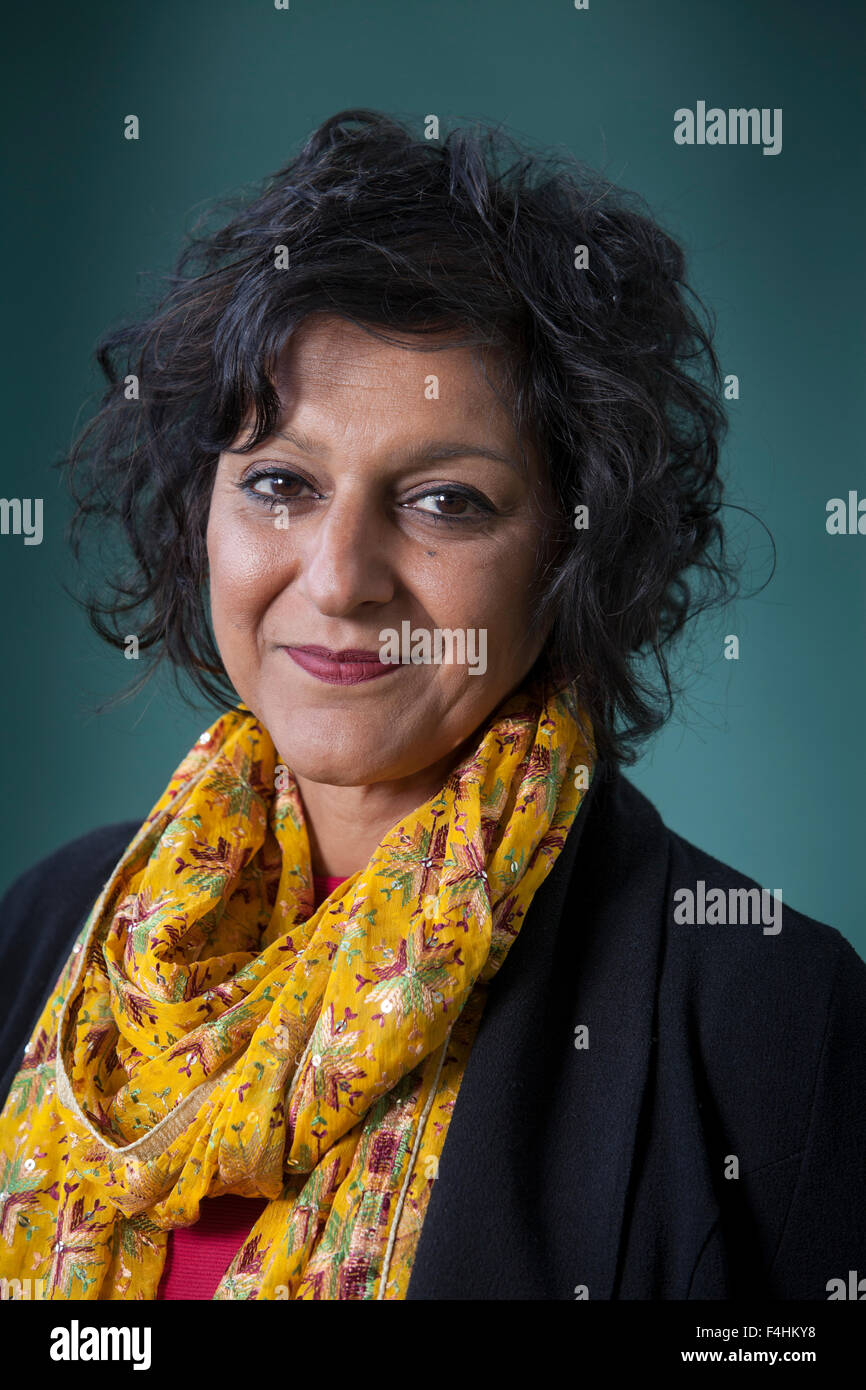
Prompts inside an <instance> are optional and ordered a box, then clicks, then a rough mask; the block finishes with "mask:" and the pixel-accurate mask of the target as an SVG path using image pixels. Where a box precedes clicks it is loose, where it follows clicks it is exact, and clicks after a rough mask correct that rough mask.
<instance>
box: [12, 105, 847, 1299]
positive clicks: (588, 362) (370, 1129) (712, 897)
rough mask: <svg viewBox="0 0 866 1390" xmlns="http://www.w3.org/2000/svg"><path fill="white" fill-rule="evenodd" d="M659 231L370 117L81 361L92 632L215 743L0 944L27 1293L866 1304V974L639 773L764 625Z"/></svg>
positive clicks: (501, 147)
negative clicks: (188, 694) (157, 676)
mask: <svg viewBox="0 0 866 1390" xmlns="http://www.w3.org/2000/svg"><path fill="white" fill-rule="evenodd" d="M506 156H507V158H506ZM508 159H510V160H511V163H510V164H508ZM503 166H507V167H503ZM632 202H633V200H630V199H628V198H627V197H626V195H625V194H623V193H621V192H619V191H618V190H614V189H612V188H611V187H610V186H608V185H605V184H603V183H602V182H601V181H600V180H598V179H596V178H594V177H593V176H592V175H590V174H589V173H588V172H587V171H586V170H583V169H581V168H580V166H577V165H569V164H568V163H567V162H566V161H554V160H544V159H542V158H539V157H533V156H524V155H519V157H515V155H514V151H513V149H512V147H511V146H509V145H508V144H507V142H505V141H504V140H502V139H500V138H497V137H494V136H491V135H488V136H487V137H483V136H479V135H473V134H470V133H467V132H457V133H455V134H453V135H452V136H450V137H449V139H448V140H447V141H445V142H444V143H443V144H438V143H430V142H427V141H425V140H419V139H415V138H414V137H413V136H412V134H411V133H410V132H409V131H408V130H406V129H404V128H403V127H401V126H400V125H398V124H397V123H395V122H392V121H390V120H388V119H386V118H385V117H383V116H380V115H378V114H377V113H374V112H367V111H357V112H343V113H341V114H340V115H338V116H335V117H333V118H332V119H331V120H329V121H327V122H325V124H324V125H323V126H322V127H321V128H320V129H319V130H317V131H316V132H315V133H314V134H313V136H312V137H311V138H310V140H309V141H308V143H307V145H306V146H305V148H304V149H303V150H302V152H301V153H300V155H299V156H298V157H297V158H296V159H295V160H293V161H292V162H291V163H290V164H289V165H288V166H287V167H286V168H285V169H283V170H281V171H280V172H279V173H278V174H276V175H275V176H274V177H273V178H272V179H271V180H270V181H269V183H268V185H267V186H266V188H265V189H264V191H263V192H262V193H261V195H260V196H258V197H257V198H255V199H254V200H253V201H251V202H249V203H248V204H247V205H242V206H241V207H240V208H239V209H235V211H234V215H233V216H232V218H231V219H230V220H229V221H228V222H227V223H226V224H225V225H221V226H219V227H217V228H216V229H215V230H213V231H211V232H209V233H206V232H204V231H202V232H201V234H200V235H199V236H197V237H194V238H193V239H192V241H191V244H190V246H189V247H188V248H187V250H186V251H185V252H184V254H183V255H182V257H181V259H180V262H179V265H178V268H177V271H176V274H175V275H174V277H173V280H172V282H171V285H170V288H169V291H168V292H167V294H166V296H165V298H164V300H163V302H162V303H161V304H160V305H159V306H158V308H157V309H156V310H155V311H154V314H153V316H152V317H151V318H149V319H148V320H147V321H146V322H144V323H141V324H136V325H132V326H130V327H128V328H124V329H122V330H120V331H119V332H117V333H115V334H113V335H112V336H110V337H109V338H107V339H106V341H105V342H104V344H103V346H102V348H101V350H100V353H99V360H100V363H101V365H102V367H103V369H104V371H105V374H106V377H107V379H108V382H109V386H108V389H107V392H106V397H105V400H104V402H103V406H102V409H101V411H100V412H99V414H98V415H97V416H96V418H95V420H94V421H93V422H92V424H91V425H90V427H89V428H88V430H87V431H86V432H85V434H84V436H83V438H82V439H81V440H79V442H78V444H77V445H76V447H75V449H74V450H73V452H72V455H71V457H70V460H69V463H70V473H71V476H72V480H73V486H74V488H75V490H76V495H77V497H78V501H79V521H83V520H86V519H87V518H93V517H98V518H100V519H102V520H105V519H108V520H109V521H115V522H119V523H120V524H121V526H122V527H123V529H124V532H125V535H126V538H127V541H128V542H129V546H130V551H131V555H132V561H131V565H130V568H129V570H128V572H127V573H126V574H124V575H123V576H122V577H121V578H120V579H119V580H118V581H117V584H116V590H115V594H114V596H113V597H112V598H111V599H109V600H108V601H107V602H102V601H100V600H99V599H98V598H96V599H94V600H93V603H92V605H91V613H92V617H93V621H94V623H95V625H96V627H97V630H98V631H100V632H101V633H102V635H103V636H105V637H106V638H108V640H110V641H112V642H113V643H114V644H115V646H117V647H119V648H120V649H124V647H125V646H126V644H128V642H129V640H130V636H131V635H132V636H134V637H135V639H136V640H137V642H138V645H139V646H140V647H141V648H142V649H144V650H148V649H153V650H154V651H155V652H156V654H157V657H158V660H163V659H168V660H169V661H170V662H171V663H173V666H174V667H175V669H176V670H178V671H180V672H183V671H186V672H188V673H190V674H191V675H192V676H193V678H194V680H195V681H196V683H197V685H198V687H199V689H200V690H202V691H203V692H204V693H206V694H207V695H208V696H209V697H210V698H212V699H214V700H216V701H217V704H218V708H219V709H220V710H221V713H220V714H219V717H218V718H216V720H215V721H214V722H213V723H212V724H211V725H210V727H209V728H208V729H207V730H206V731H205V732H204V733H203V734H202V736H201V738H200V739H199V741H198V743H197V744H196V745H195V746H194V747H193V748H192V749H191V750H190V751H189V753H188V754H187V755H186V757H185V758H184V759H183V760H182V762H181V763H180V765H179V767H178V768H177V769H176V771H175V773H174V774H173V776H172V777H171V779H170V781H169V783H168V786H167V787H166V789H165V791H164V793H163V794H162V795H161V796H160V798H159V799H158V801H157V803H156V805H155V806H154V807H153V809H152V811H151V812H150V814H149V815H148V816H147V818H146V819H145V820H144V822H143V823H142V824H141V825H138V824H137V823H135V822H133V823H129V824H122V825H119V826H108V827H106V828H105V829H103V830H101V831H97V832H94V833H92V834H90V835H87V836H84V837H82V838H81V839H79V840H76V841H74V842H73V843H72V844H71V845H67V846H65V847H64V848H63V849H61V850H60V851H59V852H57V853H56V854H54V855H52V856H50V857H49V858H48V859H47V860H44V861H43V862H42V863H41V864H39V865H37V866H36V868H35V869H32V870H30V872H29V873H28V874H25V875H24V876H23V877H22V878H21V879H19V880H18V881H17V883H16V884H15V885H13V887H12V888H11V889H10V890H9V892H8V894H7V896H6V899H5V901H4V904H3V912H2V926H3V950H4V953H5V954H4V957H3V961H4V966H5V969H4V971H3V977H4V979H6V980H7V981H9V982H11V986H12V988H11V992H10V1000H9V1005H8V1007H7V1010H6V1013H5V1015H4V1018H5V1022H4V1026H3V1035H2V1037H3V1047H4V1057H5V1058H6V1062H7V1072H6V1076H5V1080H4V1083H3V1095H4V1098H5V1105H4V1109H3V1112H2V1117H0V1153H2V1160H3V1163H4V1179H3V1189H4V1191H3V1207H2V1245H0V1274H2V1275H3V1276H5V1277H6V1278H11V1279H21V1280H24V1279H40V1278H41V1279H43V1280H44V1281H45V1290H46V1296H48V1297H50V1298H53V1299H58V1300H62V1299H102V1300H105V1299H125V1298H139V1299H159V1298H174V1297H198V1298H216V1299H280V1298H289V1299H310V1298H323V1299H373V1298H389V1299H402V1298H411V1299H428V1298H553V1299H563V1298H567V1299H572V1298H592V1299H634V1298H655V1299H689V1298H717V1299H718V1298H738V1297H743V1296H746V1295H754V1294H758V1295H762V1296H764V1297H773V1298H812V1299H818V1298H825V1297H827V1296H828V1293H827V1290H828V1288H829V1285H828V1281H830V1280H832V1279H833V1278H834V1277H836V1276H840V1275H841V1276H844V1275H845V1274H846V1272H847V1271H848V1270H849V1268H857V1262H858V1261H859V1262H860V1265H861V1267H862V1265H863V1262H864V1260H866V1238H864V1216H863V1200H862V1172H863V1160H864V1157H866V1151H864V1138H863V1113H864V1109H863V1100H864V1081H863V1075H862V1067H861V1060H860V1057H861V1054H860V1051H859V1048H858V1044H862V1042H863V1041H864V1017H866V1010H864V1007H863V1006H864V1003H866V966H864V964H863V962H862V961H861V960H860V959H859V957H858V956H857V955H856V953H855V952H854V951H853V949H852V948H851V947H850V946H849V945H848V943H847V942H846V941H845V939H844V938H843V937H842V936H841V935H840V934H839V933H838V932H837V931H835V930H834V929H832V928H830V927H827V926H824V925H822V924H820V923H818V922H816V921H813V920H811V919H809V918H807V917H804V916H803V915H801V914H799V913H797V912H796V911H794V910H793V909H792V908H790V907H788V906H787V905H785V906H784V907H783V906H782V904H781V902H780V901H779V900H778V898H773V899H772V904H771V903H770V901H769V899H768V895H766V894H764V895H762V894H761V892H760V890H759V889H758V888H757V885H755V884H754V883H753V882H752V881H751V880H749V879H747V878H745V877H744V876H743V875H741V874H738V873H737V872H736V871H735V870H733V869H731V868H729V867H727V866H725V865H723V864H720V863H719V862H718V861H717V860H715V859H713V858H711V857H710V856H708V855H707V854H705V853H703V852H702V851H701V850H699V849H697V848H696V847H694V846H693V845H691V844H689V843H688V842H687V841H686V840H684V839H682V838H681V837H680V836H679V835H677V834H675V833H674V832H672V831H670V830H669V829H667V828H666V827H665V826H664V825H663V824H662V822H661V820H660V818H659V816H658V814H657V812H656V811H655V810H654V808H653V807H652V806H651V805H650V804H649V802H648V801H647V800H646V799H645V798H644V797H643V796H642V795H641V794H640V793H639V792H638V791H637V790H636V788H635V787H634V786H632V785H631V784H630V783H629V782H628V781H627V780H626V778H625V777H624V776H623V775H622V773H621V771H620V767H621V765H623V764H625V763H627V762H628V761H630V760H632V761H633V759H634V756H635V749H636V748H637V746H638V744H639V743H640V741H641V740H642V739H645V738H646V737H647V736H648V735H649V734H650V733H652V732H653V731H655V730H656V729H658V728H659V727H660V725H661V724H662V723H663V721H664V719H665V717H666V716H667V714H668V713H669V712H670V706H671V683H670V679H669V671H668V665H667V653H668V650H669V647H670V644H671V642H672V641H673V639H674V638H675V637H676V635H677V634H678V633H679V632H680V631H681V630H682V628H683V626H684V624H685V622H686V621H687V619H688V618H689V617H690V616H692V615H693V614H694V613H695V612H697V611H699V610H700V609H701V607H702V606H705V605H706V604H707V603H709V602H712V601H715V600H716V599H718V598H723V597H725V596H726V595H727V593H728V592H729V591H731V590H732V589H733V586H734V583H735V580H734V574H733V571H732V569H731V567H730V565H729V564H728V561H727V558H726V555H725V549H724V542H723V534H722V529H721V525H720V521H719V516H718V513H719V508H720V505H721V486H720V481H719V477H718V473H717V465H718V457H719V444H720V440H721V438H722V435H723V431H724V423H725V422H724V417H723V415H722V412H721V409H720V407H719V404H718V396H719V385H720V376H719V367H718V363H717V360H716V358H715V355H714V351H713V348H712V345H711V341H710V337H709V334H708V333H707V331H706V330H705V329H704V328H703V327H702V325H701V323H700V321H699V319H698V318H697V317H696V316H695V314H694V313H693V311H692V310H691V308H690V307H689V305H688V302H687V299H686V295H685V286H684V283H683V274H684V265H683V257H682V253H681V251H680V249H679V247H678V246H677V245H676V243H675V242H674V241H672V240H671V239H670V238H669V237H668V236H667V235H666V234H665V233H664V232H663V231H662V230H661V229H660V228H659V227H658V226H656V225H655V223H653V222H652V220H651V219H650V218H649V217H647V216H646V215H645V214H644V213H643V212H641V211H639V210H638V209H637V208H636V207H635V206H633V205H632ZM687 368H688V369H687ZM702 373H703V374H704V375H705V377H706V380H701V374H702ZM82 469H83V470H85V479H86V485H85V486H81V483H80V479H81V473H82ZM79 539H80V537H79V536H78V534H76V541H78V540H79ZM106 616H108V617H109V618H110V621H108V622H106V621H105V617H106ZM647 653H650V654H651V655H652V656H653V658H654V659H655V661H656V666H657V670H658V673H659V676H660V686H661V694H659V691H658V690H657V689H654V688H653V687H652V685H651V683H650V682H649V680H648V679H647V676H646V674H645V672H644V674H639V673H638V670H637V667H636V657H637V656H638V655H639V654H647ZM690 894H691V897H689V895H690ZM689 902H691V904H692V905H693V906H694V904H695V903H700V905H701V906H700V910H699V913H698V916H697V918H695V916H694V914H693V915H692V918H691V920H689V913H688V911H687V910H685V909H687V907H688V903H689ZM707 903H711V904H712V905H713V907H714V909H715V915H711V914H710V913H709V912H707V911H706V905H707ZM722 903H724V904H727V903H731V904H732V905H733V907H734V908H738V909H739V910H740V911H741V913H742V912H743V910H744V909H745V908H746V907H748V908H749V909H754V911H753V914H752V916H751V917H748V916H743V915H741V916H740V917H739V918H737V917H736V916H735V915H734V916H730V917H729V918H724V917H720V915H719V910H720V909H719V905H720V904H722ZM684 905H685V906H684ZM770 906H772V911H770ZM701 913H702V914H703V916H701ZM702 921H703V922H704V925H700V923H701V922H702ZM723 921H726V922H727V923H728V924H727V925H720V923H721V922H723Z"/></svg>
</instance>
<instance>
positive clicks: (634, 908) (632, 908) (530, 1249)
mask: <svg viewBox="0 0 866 1390" xmlns="http://www.w3.org/2000/svg"><path fill="white" fill-rule="evenodd" d="M668 857H669V834H668V831H667V830H666V828H665V826H664V824H663V822H662V820H661V818H660V816H659V815H658V812H657V811H656V810H655V808H654V807H653V806H652V804H651V803H650V802H649V801H648V800H647V799H646V798H645V797H644V796H643V795H642V794H641V793H640V792H639V791H638V790H637V788H636V787H634V786H633V785H632V784H631V783H629V782H628V781H627V780H626V779H625V778H624V777H623V776H622V775H621V774H620V773H619V772H614V773H613V774H612V775H611V776H609V777H608V779H606V780H605V779H604V775H603V772H602V769H601V768H600V769H598V771H597V773H596V776H595V777H594V779H593V783H592V786H591V787H590V790H589V792H588V793H587V796H586V799H585V801H584V803H583V806H582V807H581V810H580V813H579V815H578V817H577V819H576V821H575V823H574V826H573V827H572V830H571V832H570V834H569V836H568V839H567V841H566V844H565V846H564V848H563V851H562V853H561V854H560V856H559V859H558V860H557V862H556V864H555V865H554V868H553V870H552V872H551V874H550V875H549V877H548V878H547V880H546V881H545V883H544V884H543V885H542V887H541V888H540V889H539V891H538V893H537V894H536V896H535V898H534V899H533V902H532V904H531V907H530V909H529V912H528V913H527V915H526V920H525V922H524V924H523V927H522V928H521V931H520V934H519V935H518V937H517V940H516V941H515V943H514V945H513V946H512V948H511V950H510V951H509V954H508V956H507V958H506V960H505V963H504V964H503V966H502V968H501V970H500V971H499V972H498V974H497V975H496V976H495V977H494V979H493V980H492V982H491V984H490V986H489V992H488V999H487V1004H486V1007H485V1011H484V1015H483V1017H482V1022H481V1025H480V1028H479V1031H478V1033H477V1035H476V1039H475V1042H474V1044H473V1047H472V1051H471V1053H470V1055H469V1060H468V1063H467V1067H466V1071H465V1073H464V1077H463V1081H462V1084H461V1087H460V1091H459V1093H458V1097H457V1103H456V1105H455V1107H454V1113H453V1116H452V1119H451V1123H450V1125H449V1127H448V1134H447V1137H446V1141H445V1145H444V1148H443V1152H442V1157H441V1160H440V1164H439V1176H438V1178H437V1179H436V1180H435V1182H434V1186H433V1191H432V1193H431V1196H430V1201H429V1205H428V1208H427V1212H426V1215H425V1218H424V1224H423V1226H422V1230H421V1236H420V1239H419V1244H418V1249H417V1251H416V1257H415V1264H414V1267H413V1270H412V1275H411V1278H410V1281H409V1287H408V1290H407V1294H406V1296H407V1298H409V1299H461V1300H464V1299H534V1298H537V1299H574V1298H579V1297H588V1298H591V1299H610V1298H611V1297H615V1296H616V1295H615V1287H616V1280H617V1263H618V1254H619V1250H620V1247H621V1242H622V1235H623V1225H624V1221H625V1219H626V1206H627V1197H628V1188H629V1179H630V1176H631V1172H632V1165H633V1158H634V1153H635V1141H636V1135H637V1132H638V1121H639V1117H640V1112H641V1104H642V1101H643V1099H644V1093H645V1090H646V1087H647V1081H648V1076H649V1070H650V1062H651V1054H652V1047H653V1018H654V1009H655V997H656V982H657V974H658V958H659V951H660V942H661V937H662V929H663V924H664V919H665V901H666V880H667V872H668ZM578 1029H586V1030H587V1031H586V1033H585V1034H584V1033H581V1032H577V1031H576V1030H578ZM584 1043H585V1044H586V1045H585V1046H584V1045H583V1044H584Z"/></svg>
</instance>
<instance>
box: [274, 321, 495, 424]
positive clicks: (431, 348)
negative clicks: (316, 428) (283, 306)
mask: <svg viewBox="0 0 866 1390" xmlns="http://www.w3.org/2000/svg"><path fill="white" fill-rule="evenodd" d="M381 331H384V332H387V333H388V336H389V338H392V339H394V341H392V342H385V341H383V340H382V339H381V338H378V337H376V336H374V335H373V334H372V333H370V332H368V331H366V330H365V329H364V328H362V327H360V326H358V325H357V324H354V323H351V322H349V321H348V320H346V319H340V318H331V317H327V318H325V317H321V316H316V317H315V318H311V319H307V320H305V322H303V323H302V324H301V325H300V327H299V328H298V329H297V330H296V331H295V332H294V334H293V335H292V337H291V339H290V340H289V341H288V342H287V343H286V345H285V346H284V348H283V350H282V352H281V353H280V355H279V358H278V359H277V362H276V364H275V369H274V374H273V381H274V385H275V387H276V389H277V392H278V394H279V397H280V401H281V405H282V408H283V414H284V417H288V416H290V415H291V414H293V413H294V412H295V411H296V410H298V409H307V408H311V409H317V408H320V409H333V408H334V405H335V404H336V403H337V402H338V401H340V400H342V402H343V403H344V404H346V405H348V406H351V405H352V404H354V405H355V406H356V407H357V405H358V404H359V403H361V404H363V406H364V408H365V410H370V409H372V410H378V411H381V412H384V413H389V414H390V413H400V412H406V411H407V410H408V411H412V410H419V411H422V412H426V413H427V414H431V413H435V407H436V405H437V404H438V405H443V404H444V405H445V407H446V408H447V413H448V415H449V417H451V418H453V417H454V415H455V414H459V415H460V416H461V417H462V418H463V419H477V420H479V421H480V420H484V421H485V422H488V423H491V424H492V423H496V424H498V425H499V426H500V427H502V428H508V427H510V426H511V411H510V408H509V404H508V397H507V394H506V391H505V385H504V372H503V367H504V357H503V354H502V350H501V349H497V348H493V347H489V346H486V347H470V346H464V345H458V335H457V334H455V333H454V332H449V333H445V332H435V333H425V334H423V335H422V336H418V335H407V334H400V333H399V332H397V331H396V330H393V329H383V330H381Z"/></svg>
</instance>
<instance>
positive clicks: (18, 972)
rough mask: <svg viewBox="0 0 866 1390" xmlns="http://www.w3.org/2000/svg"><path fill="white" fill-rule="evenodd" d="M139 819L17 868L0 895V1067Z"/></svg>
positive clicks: (32, 1018)
mask: <svg viewBox="0 0 866 1390" xmlns="http://www.w3.org/2000/svg"><path fill="white" fill-rule="evenodd" d="M139 824H140V823H139V822H137V821H118V822H115V823H113V824H111V825H104V826H100V827H98V828H97V829H96V830H91V831H88V833H87V834H85V835H79V836H78V837H77V838H76V839H74V840H70V841H68V842H67V843H66V844H63V845H61V846H60V847H59V849H56V850H53V851H52V852H51V853H50V854H48V855H46V856H45V857H44V858H43V859H40V860H39V861H38V862H37V863H36V864H34V865H32V867H30V868H29V869H27V870H25V872H24V873H22V874H20V875H19V876H18V878H16V879H15V881H14V882H13V883H12V884H11V885H10V886H9V888H7V890H6V892H5V893H4V895H3V897H2V899H0V1073H4V1072H5V1071H6V1069H7V1068H8V1067H9V1065H10V1064H13V1065H14V1061H15V1059H16V1058H17V1057H18V1055H19V1053H20V1051H21V1050H22V1049H23V1047H24V1044H25V1043H26V1042H27V1040H28V1038H29V1036H30V1032H31V1030H32V1028H33V1026H34V1025H35V1023H36V1019H37V1018H38V1015H39V1012H40V1010H41V1008H42V1005H43V1004H44V1001H45V998H46V997H47V995H48V992H49V990H50V989H51V987H52V985H53V984H54V982H55V981H56V979H57V977H58V975H59V974H60V971H61V969H62V967H63V965H64V963H65V961H66V957H67V956H68V954H69V952H70V950H71V949H72V945H73V942H74V939H75V936H76V934H77V932H78V930H79V928H80V927H81V925H82V924H83V921H84V919H85V917H86V915H87V913H88V912H89V910H90V908H91V907H92V906H93V904H94V902H95V901H96V899H97V897H98V896H99V894H100V893H101V891H102V888H103V886H104V885H105V882H106V881H107V879H108V878H109V876H110V875H111V872H112V870H113V868H114V866H115V864H116V863H117V861H118V859H119V858H120V856H121V854H122V853H123V851H124V849H125V848H126V846H127V845H128V844H129V841H130V840H131V839H132V837H133V835H134V834H135V832H136V831H137V830H138V828H139ZM0 1084H2V1082H0ZM3 1094H4V1095H5V1090H4V1092H3Z"/></svg>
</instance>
